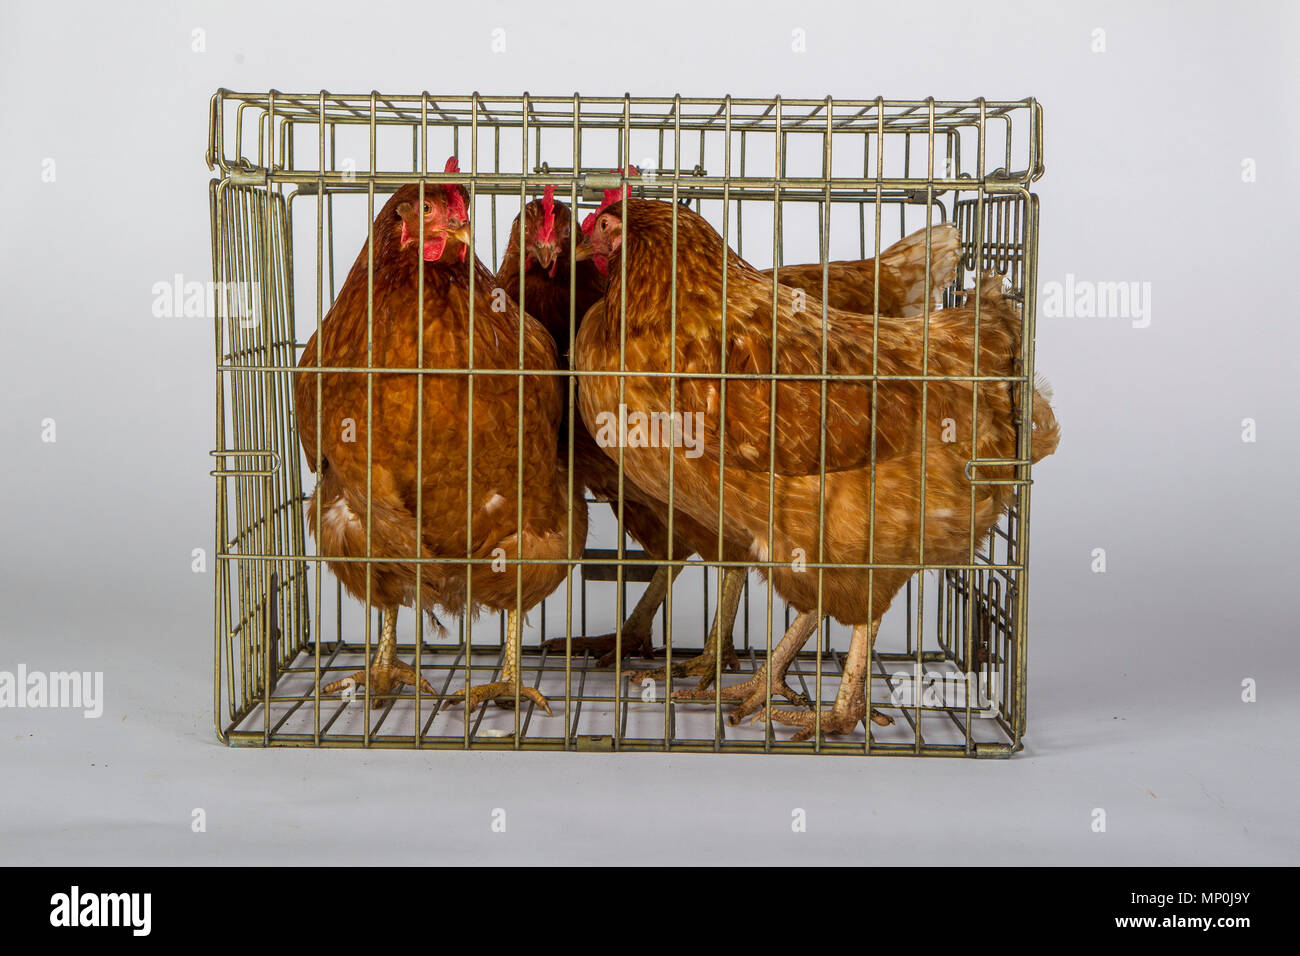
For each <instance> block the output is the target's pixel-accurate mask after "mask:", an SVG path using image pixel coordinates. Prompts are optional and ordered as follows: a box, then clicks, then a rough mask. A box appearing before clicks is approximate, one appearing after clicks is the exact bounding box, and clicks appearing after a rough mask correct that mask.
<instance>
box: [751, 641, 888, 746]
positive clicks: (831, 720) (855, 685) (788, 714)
mask: <svg viewBox="0 0 1300 956" xmlns="http://www.w3.org/2000/svg"><path fill="white" fill-rule="evenodd" d="M879 629H880V621H879V619H877V620H875V621H873V622H872V623H871V624H870V625H869V626H868V625H866V624H857V625H855V626H854V628H853V638H852V640H851V641H850V643H849V653H848V655H847V656H846V657H845V660H844V674H843V675H842V676H841V677H840V689H839V693H838V694H836V695H835V706H834V707H833V708H832V709H831V710H829V711H826V710H824V711H822V712H821V731H822V733H823V734H846V733H849V732H850V731H851V730H853V728H855V727H856V726H857V725H858V722H859V721H860V720H862V718H863V717H865V716H866V715H867V695H866V682H867V678H868V676H869V673H868V672H869V666H870V661H871V648H872V647H873V646H875V643H876V632H877V631H878V630H879ZM768 715H769V716H770V717H771V719H772V720H774V721H776V722H778V723H782V724H794V725H796V726H798V727H799V728H800V730H799V732H798V733H796V734H795V735H794V736H793V737H792V738H790V739H791V740H809V739H811V737H812V735H813V734H814V733H815V732H816V730H817V713H816V712H815V711H794V710H779V709H777V708H775V707H774V708H771V709H770V710H769V711H768ZM871 722H872V723H874V724H877V725H878V726H881V727H888V726H889V725H890V724H892V723H893V722H894V720H893V718H892V717H887V716H885V715H884V714H882V713H880V712H879V711H877V710H872V711H871Z"/></svg>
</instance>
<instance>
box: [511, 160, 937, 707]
mask: <svg viewBox="0 0 1300 956" xmlns="http://www.w3.org/2000/svg"><path fill="white" fill-rule="evenodd" d="M629 172H630V173H632V174H636V169H635V167H633V168H631V169H630V170H629ZM621 194H622V191H621V190H619V189H617V188H616V189H609V190H606V192H605V196H604V201H603V203H602V205H601V207H600V209H598V210H597V212H596V213H593V214H592V215H589V216H588V217H587V221H586V223H585V224H584V225H585V227H589V226H590V224H591V223H593V222H594V221H595V218H596V216H597V215H598V214H599V213H600V212H601V211H602V210H604V209H605V208H607V207H608V206H609V205H611V204H612V203H614V202H617V201H618V199H619V198H620V195H621ZM522 218H523V248H524V249H525V255H524V256H523V257H522V259H521V257H520V255H519V247H520V241H519V234H520V218H518V217H517V218H516V219H515V221H514V223H513V225H512V226H511V230H510V242H509V246H508V247H507V249H506V254H505V256H504V258H503V260H502V264H501V268H500V269H499V270H498V272H497V281H498V283H499V284H500V285H501V286H502V287H503V288H505V289H506V291H507V292H508V293H509V294H511V295H512V296H513V297H515V298H517V297H518V293H517V291H516V290H517V289H518V283H519V272H520V263H521V261H522V262H523V263H524V273H525V301H526V305H527V308H528V310H529V311H530V312H531V313H532V314H534V315H536V316H537V317H538V318H539V319H540V320H541V321H542V323H543V324H544V325H546V327H547V328H548V329H549V330H551V332H552V334H553V335H554V336H555V337H556V340H557V342H560V343H564V347H563V350H564V351H567V343H568V340H569V329H570V322H571V321H573V322H576V323H581V320H582V317H583V316H584V315H585V314H586V312H587V309H588V308H589V307H590V305H591V304H592V303H594V302H595V301H596V300H598V299H599V298H601V297H602V296H603V295H604V290H605V285H606V282H605V278H604V275H603V271H602V270H603V269H605V268H607V263H606V262H605V261H604V260H603V256H599V255H598V256H597V257H596V258H595V260H594V261H595V262H596V263H597V265H598V268H593V267H592V265H593V260H583V261H580V262H579V263H578V265H577V269H576V270H575V275H574V277H573V282H574V288H575V290H576V294H577V301H578V304H579V305H578V309H577V311H576V312H575V313H574V314H573V315H572V316H571V315H570V311H569V291H570V277H569V269H568V261H569V259H568V257H569V231H570V229H571V226H572V214H571V212H570V210H569V207H568V206H566V205H565V204H564V203H557V202H556V201H555V198H554V189H553V187H547V189H546V193H545V194H544V196H543V198H542V199H541V200H535V201H533V202H532V203H530V204H529V205H528V206H527V207H525V209H524V213H523V216H522ZM930 237H931V238H930V246H929V250H928V252H929V256H928V259H927V247H926V230H925V229H921V230H918V231H917V232H916V233H913V234H912V235H909V236H907V237H906V238H904V239H902V240H899V241H898V242H896V243H894V244H893V245H892V246H890V247H889V248H887V249H886V250H885V251H884V252H883V253H882V254H881V255H880V275H881V283H880V288H881V290H882V291H881V308H882V311H885V310H886V309H891V310H896V312H897V314H900V315H919V314H921V313H922V312H923V311H924V309H925V304H926V295H925V290H926V289H927V288H928V289H929V290H930V300H931V304H932V307H934V308H938V305H939V299H940V296H941V294H942V291H943V289H945V288H947V286H949V285H950V284H951V283H952V281H953V278H954V277H955V275H956V271H957V257H958V252H959V241H958V235H957V231H956V229H954V228H953V227H952V226H951V225H945V224H940V225H937V226H934V227H933V228H932V230H931V231H930ZM588 251H589V250H588ZM927 261H929V262H930V263H931V265H930V269H929V271H928V273H927V270H926V262H927ZM875 270H876V260H874V259H867V260H861V261H856V260H848V261H842V262H832V263H830V265H829V268H828V278H829V284H830V287H831V290H832V297H831V301H832V303H833V304H836V305H837V306H838V307H841V308H850V309H857V310H865V311H871V309H872V308H873V307H874V304H875V303H874V296H873V291H872V290H873V289H874V287H875V286H874V282H875ZM762 274H763V275H764V276H765V277H767V278H769V279H770V277H771V274H772V272H771V270H769V271H767V272H764V273H762ZM780 276H781V280H780V281H781V283H782V284H783V285H785V284H787V276H789V277H790V280H791V284H792V286H798V287H803V288H806V289H809V290H810V289H811V288H812V287H813V286H814V285H815V287H816V289H817V290H818V292H820V289H821V287H822V281H823V271H822V266H821V265H820V264H818V263H814V264H810V265H803V266H787V267H782V268H781V270H780ZM927 279H928V284H927ZM574 436H575V443H574V470H575V474H576V476H577V477H578V479H579V480H580V481H581V483H582V484H583V485H584V486H585V487H586V488H587V489H588V490H589V491H590V492H591V493H592V494H593V495H594V496H595V497H596V498H597V499H598V500H605V501H608V502H609V503H610V506H611V508H613V509H614V511H615V513H616V514H617V512H618V501H619V482H618V464H617V461H616V460H615V459H614V458H612V457H611V456H609V455H606V454H604V453H603V452H602V451H601V449H600V447H599V446H598V445H597V444H596V442H595V440H594V439H593V438H592V436H591V433H590V432H589V431H587V430H586V428H585V427H584V425H583V423H582V421H581V420H580V419H579V420H578V421H577V422H575V423H574ZM566 437H567V436H566V435H563V434H562V435H561V441H562V442H563V440H564V439H565V438H566ZM563 455H564V449H563V446H562V448H561V456H562V457H563ZM622 501H623V510H624V516H623V521H624V528H625V530H626V531H627V532H628V534H630V535H631V537H632V538H633V540H635V541H636V542H637V543H638V544H640V545H641V547H642V548H643V549H645V551H646V554H647V556H648V557H650V558H652V559H660V560H662V559H667V558H670V557H671V559H672V560H673V561H684V560H686V559H687V558H689V557H690V556H691V555H692V554H694V553H698V554H700V555H701V557H703V558H705V559H706V560H709V559H710V556H713V555H717V557H713V558H712V560H722V561H727V562H741V561H744V560H745V554H744V549H743V548H741V549H737V548H735V547H730V548H729V547H728V545H727V543H726V542H725V541H724V543H723V550H722V552H720V553H719V552H718V551H717V536H716V534H714V533H713V532H711V531H709V530H708V529H707V528H705V527H704V526H702V525H700V524H699V523H697V522H695V521H694V520H692V519H691V518H690V517H689V516H688V515H685V514H684V513H682V512H681V511H680V509H679V510H678V512H677V514H676V516H675V517H674V535H673V542H672V543H673V549H672V554H671V555H670V554H669V549H668V525H667V509H666V507H665V506H663V505H662V504H661V503H660V502H658V501H656V500H655V499H654V498H653V496H650V495H647V494H646V493H645V492H643V491H641V489H639V488H637V487H636V485H635V483H634V482H632V481H630V480H629V479H627V477H626V476H624V481H623V486H622ZM680 571H681V567H680V565H671V564H669V565H665V566H663V567H661V568H659V569H658V570H657V571H656V573H655V575H654V577H653V578H652V579H651V581H650V582H649V584H648V585H647V587H646V589H645V591H644V592H643V593H642V595H641V598H640V600H639V601H638V602H637V604H636V606H635V607H634V609H633V610H632V612H631V613H630V614H629V615H628V617H627V620H626V621H625V622H624V625H623V628H622V650H623V653H625V654H626V653H630V652H636V651H641V652H642V653H643V654H645V655H648V654H649V652H650V649H651V647H652V641H651V634H652V625H653V621H654V617H655V614H656V613H657V611H658V608H659V606H660V604H661V603H662V601H663V599H664V596H665V595H666V593H667V590H668V588H669V587H670V586H671V584H672V581H673V580H674V579H675V577H676V576H677V574H678V573H680ZM745 573H746V572H745V570H744V569H743V568H737V567H730V568H727V569H726V572H725V574H724V576H723V579H722V582H721V584H720V588H719V604H718V610H717V613H716V614H715V616H714V621H713V625H712V627H711V628H710V631H709V634H708V637H707V640H706V642H705V646H704V649H703V651H702V652H701V653H700V654H698V655H696V656H694V657H690V658H687V659H685V660H684V661H678V662H674V664H673V665H672V667H671V671H672V674H673V676H674V677H685V676H698V677H699V678H700V682H699V685H698V686H699V687H700V688H707V687H708V686H710V684H711V683H712V681H713V677H714V675H715V673H716V671H717V666H718V665H717V662H718V659H719V658H721V661H722V666H723V667H724V668H735V667H738V666H739V659H738V657H737V655H736V652H735V647H734V645H733V643H732V629H733V626H734V622H735V617H736V612H737V609H738V606H739V603H740V600H741V598H742V596H743V593H744V583H745ZM618 640H619V638H618V635H617V634H608V635H601V636H599V637H589V638H576V639H573V641H572V643H571V644H569V645H568V647H569V648H570V649H571V650H572V651H573V652H575V653H581V652H584V651H591V652H594V653H596V654H599V655H601V656H600V659H599V661H598V663H600V664H601V665H606V664H609V663H611V662H612V660H613V657H614V656H615V651H616V647H617V645H618ZM543 647H545V648H547V649H550V650H554V651H563V650H564V649H565V647H566V641H565V640H564V639H563V638H559V639H555V640H552V641H548V642H546V643H545V644H544V645H543ZM668 670H669V668H668V667H661V668H655V669H653V670H647V671H642V672H640V673H638V674H637V675H636V676H637V679H638V680H664V679H665V678H666V676H667V673H668Z"/></svg>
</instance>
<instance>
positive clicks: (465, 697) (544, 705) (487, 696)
mask: <svg viewBox="0 0 1300 956" xmlns="http://www.w3.org/2000/svg"><path fill="white" fill-rule="evenodd" d="M519 696H520V697H521V698H522V699H525V700H531V701H532V702H533V703H534V704H536V705H537V706H538V707H539V708H541V711H542V713H544V714H545V715H546V716H547V717H553V716H555V715H554V714H552V713H551V705H550V702H549V701H547V699H546V698H545V697H544V696H543V695H542V692H541V691H540V690H537V689H536V688H535V687H520V688H519ZM451 697H452V699H450V700H448V701H447V706H448V707H455V706H457V705H459V704H461V703H465V706H466V715H467V716H468V715H469V714H472V713H474V711H476V710H478V708H479V705H480V704H482V703H485V702H486V701H489V700H495V701H496V702H497V703H498V704H500V705H501V706H502V707H506V708H509V707H513V706H514V705H515V685H514V684H512V683H507V682H506V681H496V682H494V683H491V684H479V685H478V686H477V687H471V688H469V690H468V691H466V689H465V688H463V687H462V688H461V689H460V690H458V691H456V692H455V693H453V694H452V695H451ZM456 698H459V700H458V699H456Z"/></svg>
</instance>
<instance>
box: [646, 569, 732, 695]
mask: <svg viewBox="0 0 1300 956" xmlns="http://www.w3.org/2000/svg"><path fill="white" fill-rule="evenodd" d="M746 573H747V569H745V568H727V569H726V571H725V572H724V573H723V575H722V585H721V587H720V588H719V593H718V609H717V611H716V612H714V615H713V626H712V627H711V628H709V638H708V640H707V641H706V642H705V644H704V650H703V651H701V652H700V654H698V655H697V656H695V657H692V658H690V659H688V660H685V661H682V662H681V663H677V662H674V663H673V666H672V673H673V677H674V678H676V677H688V676H689V677H698V678H699V679H700V682H699V684H697V685H696V689H697V690H706V689H707V688H709V687H710V686H712V684H713V678H714V675H715V674H716V673H717V663H718V658H719V657H721V658H722V667H723V669H724V670H736V669H737V668H739V667H740V658H739V657H737V656H736V646H735V644H734V643H732V639H731V632H732V629H733V628H734V627H735V624H736V612H737V611H738V610H739V608H740V599H741V598H742V597H743V596H744V594H745V575H746ZM667 679H668V667H667V666H664V667H656V668H655V669H654V670H649V671H635V672H633V674H632V680H633V681H636V682H638V683H641V684H644V683H645V682H646V681H652V680H667Z"/></svg>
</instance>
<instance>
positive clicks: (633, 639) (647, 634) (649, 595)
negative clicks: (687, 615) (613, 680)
mask: <svg viewBox="0 0 1300 956" xmlns="http://www.w3.org/2000/svg"><path fill="white" fill-rule="evenodd" d="M681 569H682V568H681V565H673V566H665V567H660V568H658V569H657V570H656V571H655V573H654V577H652V578H651V579H650V582H649V583H648V584H647V585H646V587H645V592H644V593H643V594H642V595H641V599H640V600H639V601H637V602H636V607H634V608H633V609H632V613H631V614H629V615H628V616H627V620H626V621H624V622H623V656H624V657H626V656H627V655H628V654H631V653H633V652H639V653H641V654H642V655H643V656H645V657H649V656H650V655H651V652H652V651H653V650H654V636H653V629H654V622H655V615H656V614H658V613H659V605H660V604H662V603H663V600H664V596H665V595H667V593H668V588H669V586H670V585H671V584H672V582H673V580H674V579H675V578H676V577H677V575H678V573H679V572H680V571H681ZM566 643H568V644H569V647H570V648H571V650H572V652H573V654H574V656H577V655H578V654H582V653H584V652H586V651H591V652H592V653H593V654H599V655H600V657H599V659H597V661H596V666H597V667H609V666H610V665H611V664H613V663H614V655H615V654H616V653H617V650H618V634H617V632H616V633H613V634H602V635H601V636H599V637H575V638H573V639H572V641H571V642H567V641H566V639H565V638H563V637H554V638H551V640H549V641H543V642H542V644H541V648H542V650H544V651H553V652H559V653H561V654H563V653H564V651H565V644H566Z"/></svg>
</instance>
